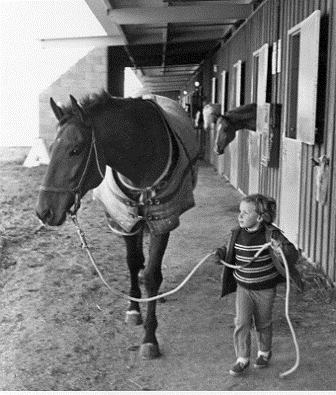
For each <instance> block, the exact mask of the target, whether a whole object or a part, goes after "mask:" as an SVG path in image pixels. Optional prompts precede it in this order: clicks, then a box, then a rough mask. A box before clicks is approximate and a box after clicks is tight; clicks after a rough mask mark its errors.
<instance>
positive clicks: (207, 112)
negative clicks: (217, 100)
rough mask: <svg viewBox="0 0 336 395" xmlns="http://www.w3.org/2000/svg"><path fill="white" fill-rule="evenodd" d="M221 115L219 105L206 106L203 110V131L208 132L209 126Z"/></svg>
mask: <svg viewBox="0 0 336 395" xmlns="http://www.w3.org/2000/svg"><path fill="white" fill-rule="evenodd" d="M220 115H221V106H220V105H219V104H210V103H209V104H207V105H205V106H204V108H203V119H204V125H203V127H204V129H205V130H209V129H210V127H211V125H212V124H213V123H215V122H216V121H217V118H218V117H219V116H220Z"/></svg>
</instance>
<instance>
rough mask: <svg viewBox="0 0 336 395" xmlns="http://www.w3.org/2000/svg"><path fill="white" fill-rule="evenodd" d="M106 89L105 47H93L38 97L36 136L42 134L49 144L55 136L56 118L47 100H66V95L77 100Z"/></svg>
mask: <svg viewBox="0 0 336 395" xmlns="http://www.w3.org/2000/svg"><path fill="white" fill-rule="evenodd" d="M101 89H105V90H107V48H105V47H103V48H100V47H99V48H95V49H94V50H92V51H91V52H89V53H88V54H87V55H86V56H85V57H83V58H82V59H80V60H79V61H78V62H77V63H76V64H75V65H74V66H73V67H71V68H70V69H69V70H68V71H67V72H66V73H64V74H63V75H62V76H61V77H60V78H58V79H57V80H56V81H54V82H53V83H52V84H51V85H50V86H49V87H48V88H47V89H45V90H44V91H43V92H41V94H40V96H39V105H40V109H39V117H40V130H39V137H42V138H43V139H44V140H45V142H46V144H47V145H48V146H49V145H50V144H51V143H52V142H53V140H54V138H55V131H56V129H55V127H56V123H57V120H56V118H55V116H54V113H53V111H52V110H51V107H50V104H49V100H50V97H52V98H53V99H54V100H55V102H56V103H57V102H61V103H68V102H69V100H70V99H69V95H70V94H71V95H73V96H74V97H75V98H76V99H77V100H79V99H81V98H82V97H83V96H85V95H87V94H89V93H94V92H99V91H100V90H101Z"/></svg>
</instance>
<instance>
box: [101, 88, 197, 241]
mask: <svg viewBox="0 0 336 395" xmlns="http://www.w3.org/2000/svg"><path fill="white" fill-rule="evenodd" d="M152 103H153V104H154V105H155V106H157V108H158V110H159V111H160V112H161V114H162V116H163V118H164V120H165V123H166V126H167V131H168V132H169V133H171V136H172V138H174V139H175V141H176V144H177V146H178V150H179V155H178V161H177V164H176V166H175V168H174V170H173V171H172V173H171V174H170V175H169V178H167V179H163V180H162V181H161V182H159V183H158V184H157V185H156V186H154V187H153V189H150V190H149V191H148V192H149V193H148V196H147V198H146V199H145V200H144V201H141V202H140V201H139V199H135V198H132V195H130V193H127V192H125V190H124V189H123V188H121V185H120V180H119V178H118V174H117V173H116V172H115V171H114V170H113V169H111V168H110V167H109V166H107V168H106V174H105V178H104V180H103V181H102V183H101V184H100V185H99V186H98V187H97V188H96V189H94V191H93V198H94V199H95V200H98V201H99V202H100V203H101V204H102V205H103V207H104V209H105V213H106V217H107V220H108V223H109V226H110V228H111V229H112V230H115V231H116V233H118V234H124V235H127V234H132V232H134V230H135V229H138V227H139V225H140V224H139V222H141V221H142V222H143V221H145V222H146V223H147V225H148V227H149V229H150V231H151V232H152V233H153V234H154V235H160V234H163V233H167V232H170V231H171V230H173V229H175V228H177V227H178V226H179V224H180V221H179V217H180V215H181V214H182V213H184V212H185V211H187V210H189V209H191V208H192V207H194V206H195V200H194V194H193V190H194V188H195V186H196V182H197V171H198V168H197V160H198V151H199V150H198V144H197V140H196V136H195V132H194V128H193V127H192V123H191V121H190V119H189V118H188V117H186V114H185V112H184V110H183V108H182V107H181V106H180V105H179V104H178V103H176V102H174V101H173V100H170V99H168V98H165V97H161V96H154V97H153V99H152Z"/></svg>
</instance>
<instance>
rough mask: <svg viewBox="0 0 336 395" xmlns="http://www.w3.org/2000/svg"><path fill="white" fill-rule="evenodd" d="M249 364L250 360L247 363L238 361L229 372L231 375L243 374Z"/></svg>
mask: <svg viewBox="0 0 336 395" xmlns="http://www.w3.org/2000/svg"><path fill="white" fill-rule="evenodd" d="M249 365H250V362H247V363H246V364H244V362H236V363H235V364H234V365H233V366H232V368H231V369H230V370H229V373H230V374H231V376H241V375H242V374H244V373H245V372H246V370H247V368H248V367H249Z"/></svg>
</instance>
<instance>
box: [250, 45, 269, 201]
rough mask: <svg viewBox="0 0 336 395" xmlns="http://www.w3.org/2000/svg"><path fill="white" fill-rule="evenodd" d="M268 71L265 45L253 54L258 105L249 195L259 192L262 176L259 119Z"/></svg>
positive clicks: (253, 98) (252, 136)
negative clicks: (260, 176) (260, 175)
mask: <svg viewBox="0 0 336 395" xmlns="http://www.w3.org/2000/svg"><path fill="white" fill-rule="evenodd" d="M267 71H268V44H265V45H263V46H262V47H261V48H260V49H259V50H258V51H255V52H254V53H253V71H252V75H253V80H252V90H251V91H252V103H257V106H258V107H257V130H256V131H255V132H249V155H248V156H249V164H250V174H249V193H250V194H251V193H257V192H258V191H259V174H260V140H261V127H260V122H258V119H259V118H260V117H261V116H262V114H263V112H262V111H261V109H262V107H263V105H264V104H265V103H266V90H267Z"/></svg>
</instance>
